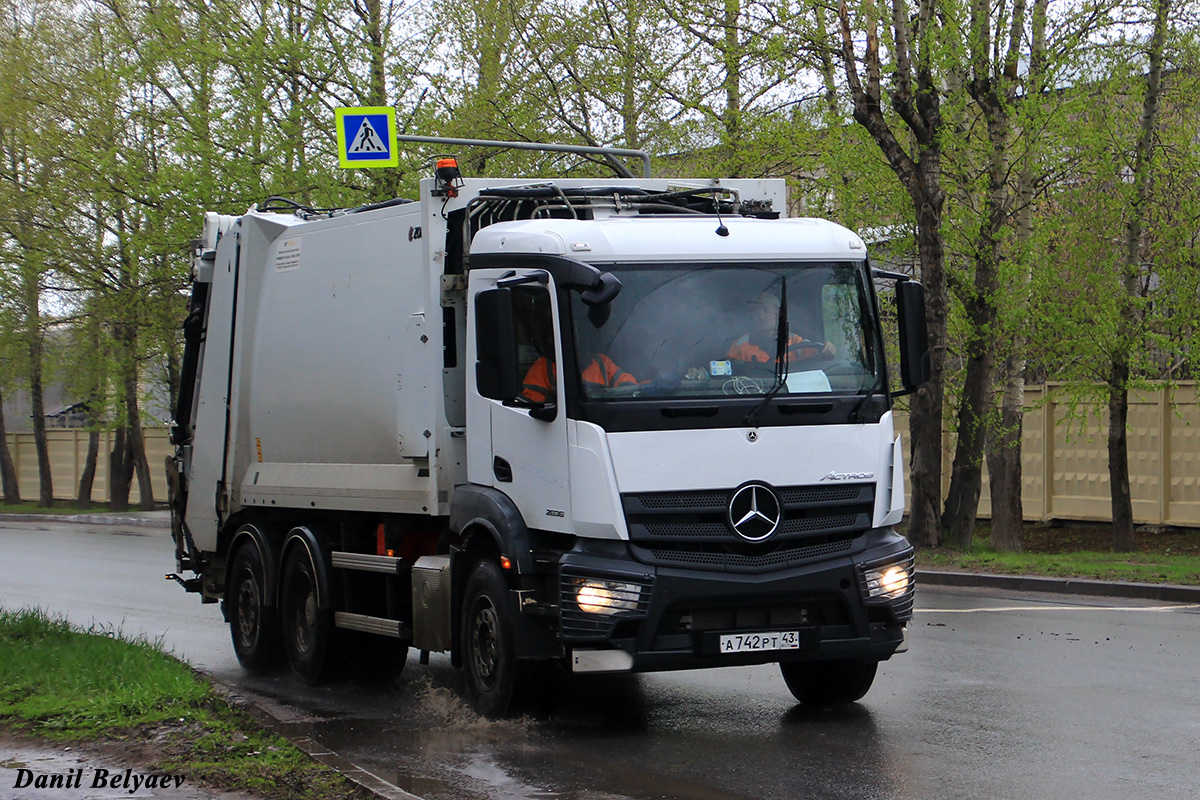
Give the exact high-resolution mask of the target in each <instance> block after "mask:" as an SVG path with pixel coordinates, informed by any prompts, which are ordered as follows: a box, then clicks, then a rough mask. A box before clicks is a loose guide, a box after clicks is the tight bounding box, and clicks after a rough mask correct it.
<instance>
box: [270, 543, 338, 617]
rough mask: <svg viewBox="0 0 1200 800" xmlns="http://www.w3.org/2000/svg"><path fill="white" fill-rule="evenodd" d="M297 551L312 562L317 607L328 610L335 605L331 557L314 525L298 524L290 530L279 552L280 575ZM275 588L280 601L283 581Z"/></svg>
mask: <svg viewBox="0 0 1200 800" xmlns="http://www.w3.org/2000/svg"><path fill="white" fill-rule="evenodd" d="M295 552H302V553H303V556H304V557H305V558H307V559H308V561H309V563H310V564H312V568H313V575H315V576H316V578H317V607H318V608H320V609H322V610H326V611H328V610H329V609H331V608H332V607H333V594H332V591H331V590H330V580H329V557H328V554H327V553H326V548H325V546H324V544H323V543H322V541H321V537H319V536H318V535H317V533H316V532H315V531H313V529H312V527H310V526H308V525H296V526H294V527H293V528H292V529H291V530H290V531H288V534H287V538H286V539H285V540H284V542H283V547H282V548H280V553H279V568H278V574H279V575H280V576H282V575H283V569H284V565H285V564H287V560H288V558H290V557H291V555H292V553H295ZM275 589H276V593H275V597H276V602H277V603H278V598H279V593H280V592H282V591H283V583H282V581H278V582H277V583H276V585H275Z"/></svg>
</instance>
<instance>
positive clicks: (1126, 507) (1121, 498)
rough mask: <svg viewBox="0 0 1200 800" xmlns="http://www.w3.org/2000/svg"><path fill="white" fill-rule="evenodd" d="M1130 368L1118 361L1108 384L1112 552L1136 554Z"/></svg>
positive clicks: (1113, 366) (1125, 363) (1115, 362)
mask: <svg viewBox="0 0 1200 800" xmlns="http://www.w3.org/2000/svg"><path fill="white" fill-rule="evenodd" d="M1128 381H1129V364H1128V363H1127V362H1120V361H1119V360H1115V361H1114V362H1113V365H1112V372H1111V374H1110V375H1109V383H1108V480H1109V484H1110V486H1111V487H1112V525H1113V551H1114V552H1117V553H1130V552H1132V551H1133V499H1132V496H1131V494H1130V491H1129V437H1128V436H1126V430H1127V425H1128V423H1129V388H1128Z"/></svg>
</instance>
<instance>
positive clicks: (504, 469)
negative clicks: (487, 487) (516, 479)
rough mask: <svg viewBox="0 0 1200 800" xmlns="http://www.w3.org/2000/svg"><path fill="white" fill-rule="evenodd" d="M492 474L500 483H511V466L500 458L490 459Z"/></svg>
mask: <svg viewBox="0 0 1200 800" xmlns="http://www.w3.org/2000/svg"><path fill="white" fill-rule="evenodd" d="M492 474H494V475H495V476H496V480H498V481H500V482H501V483H512V465H511V464H509V463H508V462H507V461H505V460H504V459H503V458H501V457H500V456H496V457H495V458H494V459H492Z"/></svg>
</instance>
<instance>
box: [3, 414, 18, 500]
mask: <svg viewBox="0 0 1200 800" xmlns="http://www.w3.org/2000/svg"><path fill="white" fill-rule="evenodd" d="M0 484H3V486H4V502H5V503H6V504H7V505H16V504H17V503H19V502H21V489H20V485H19V484H18V482H17V465H16V464H14V463H13V458H12V453H10V452H9V450H8V431H7V430H6V429H5V427H4V397H3V396H2V395H0Z"/></svg>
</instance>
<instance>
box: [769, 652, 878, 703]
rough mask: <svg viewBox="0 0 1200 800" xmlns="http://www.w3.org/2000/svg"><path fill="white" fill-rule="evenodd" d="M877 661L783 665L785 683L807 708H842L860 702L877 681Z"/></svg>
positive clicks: (868, 659)
mask: <svg viewBox="0 0 1200 800" xmlns="http://www.w3.org/2000/svg"><path fill="white" fill-rule="evenodd" d="M878 667H879V662H878V661H875V660H874V659H870V658H864V659H846V660H842V661H802V662H799V663H790V664H780V665H779V669H780V671H781V672H782V673H783V680H784V681H785V682H786V683H787V687H788V689H790V690H791V692H792V696H794V697H795V698H796V699H797V700H799V701H800V702H801V703H804V704H805V705H806V706H839V705H845V704H846V703H853V702H855V701H856V700H861V699H862V697H863V695H865V694H866V693H867V691H868V690H869V689H870V688H871V684H872V683H873V682H874V681H875V670H876V669H877V668H878Z"/></svg>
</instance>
